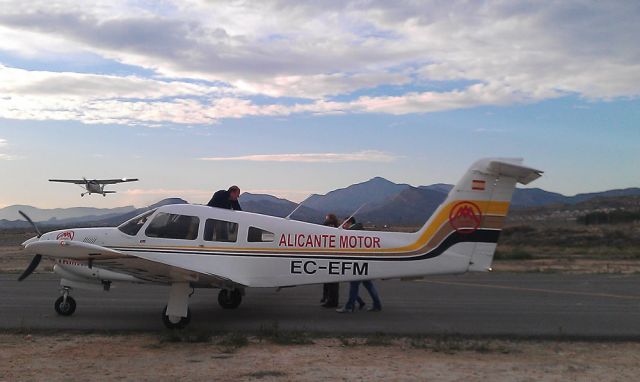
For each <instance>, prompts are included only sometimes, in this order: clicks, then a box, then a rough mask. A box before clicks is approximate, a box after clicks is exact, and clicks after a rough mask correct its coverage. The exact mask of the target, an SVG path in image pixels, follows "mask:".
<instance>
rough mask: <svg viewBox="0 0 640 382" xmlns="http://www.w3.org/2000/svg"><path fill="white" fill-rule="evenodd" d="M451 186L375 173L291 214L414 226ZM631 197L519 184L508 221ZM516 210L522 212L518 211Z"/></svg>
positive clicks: (266, 198) (100, 217) (274, 206)
mask: <svg viewBox="0 0 640 382" xmlns="http://www.w3.org/2000/svg"><path fill="white" fill-rule="evenodd" d="M452 187H453V186H452V185H450V184H443V183H439V184H433V185H429V186H420V187H412V186H409V185H407V184H396V183H393V182H390V181H388V180H386V179H383V178H379V177H377V178H373V179H370V180H368V181H366V182H362V183H358V184H354V185H351V186H349V187H345V188H341V189H337V190H334V191H331V192H329V193H327V194H326V195H313V196H312V197H310V198H309V199H308V200H306V201H305V202H304V203H303V205H302V206H301V207H299V208H298V209H297V210H296V212H295V213H294V214H293V215H292V217H291V218H292V219H293V220H301V221H306V222H313V223H322V221H323V220H324V217H325V215H326V214H327V213H335V214H337V215H338V217H339V218H344V217H347V216H349V215H351V214H352V213H353V212H354V211H355V210H356V209H358V208H359V207H360V206H362V205H364V207H363V208H362V209H361V210H360V211H359V212H358V213H357V214H356V218H357V219H358V220H360V221H362V222H365V223H369V224H374V225H378V226H384V225H392V226H398V225H400V226H417V225H421V224H423V223H424V222H426V220H427V219H428V217H429V216H430V215H431V214H432V213H433V211H434V210H435V209H436V208H437V207H438V205H439V204H440V203H442V201H443V200H444V199H445V198H446V196H447V194H448V192H449V191H450V190H451V188H452ZM634 197H639V198H640V188H627V189H621V190H609V191H603V192H593V193H585V194H578V195H574V196H565V195H562V194H559V193H555V192H549V191H545V190H542V189H539V188H518V189H516V191H515V193H514V196H513V200H512V203H511V206H512V208H511V212H510V219H514V220H518V219H525V220H526V219H529V218H531V217H532V216H538V218H539V219H547V218H553V219H556V218H557V219H560V220H561V219H573V218H575V217H576V216H578V215H580V214H583V213H585V211H587V212H588V211H594V210H598V208H623V207H620V206H619V205H620V203H622V201H624V203H627V204H625V206H626V207H624V208H630V207H629V203H631V204H632V203H634V201H635V200H636V199H634ZM625 198H627V199H625ZM184 203H187V201H185V200H183V199H179V198H169V199H164V200H161V201H160V202H158V203H155V204H153V205H151V206H148V207H145V208H139V209H136V208H133V207H131V206H127V207H120V208H114V209H98V208H87V207H79V208H59V209H50V210H44V209H38V208H34V207H30V206H9V207H5V208H2V209H0V212H1V213H2V214H0V228H28V227H29V225H28V224H27V223H26V222H25V221H23V220H22V219H20V217H19V215H18V212H17V211H18V210H19V209H21V210H23V211H25V212H26V213H27V214H28V215H29V216H31V217H32V219H34V220H35V221H37V222H38V225H42V226H49V227H58V226H59V227H65V226H66V227H69V226H115V225H118V224H120V223H122V222H124V221H126V220H128V219H130V218H132V217H134V216H136V215H138V214H141V213H142V212H144V211H148V210H149V209H152V208H156V207H158V206H161V205H166V204H184ZM365 203H366V204H365ZM624 203H623V204H624ZM240 204H241V206H242V208H243V209H244V210H245V211H249V212H254V213H259V214H265V215H271V216H279V217H285V216H287V215H289V214H290V213H291V212H292V211H293V210H294V209H295V208H296V207H297V206H298V204H297V203H294V202H291V201H289V200H286V199H282V198H277V197H275V196H272V195H268V194H251V193H244V194H242V195H241V196H240ZM574 206H575V207H574ZM605 206H606V207H605ZM521 210H522V213H520V212H519V211H521Z"/></svg>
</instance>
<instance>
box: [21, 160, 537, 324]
mask: <svg viewBox="0 0 640 382" xmlns="http://www.w3.org/2000/svg"><path fill="white" fill-rule="evenodd" d="M541 174H542V171H539V170H536V169H533V168H530V167H527V166H524V165H523V164H522V160H521V159H505V158H487V159H481V160H479V161H477V162H475V163H474V164H473V165H472V166H471V167H470V168H469V169H468V171H467V172H466V173H465V174H464V176H463V177H462V178H461V179H460V181H459V182H458V183H457V184H456V186H455V187H454V188H453V189H452V190H451V192H450V193H449V195H448V197H447V198H446V200H445V201H444V202H443V203H442V204H441V205H440V206H439V207H438V209H437V210H436V211H435V212H434V213H433V215H432V216H431V217H430V218H429V220H428V221H427V222H426V223H425V224H424V226H422V228H420V229H419V230H418V231H417V232H414V233H405V232H378V231H353V230H347V229H343V228H333V227H328V226H322V225H318V224H311V223H306V222H300V221H294V220H289V219H285V218H279V217H273V216H266V215H260V214H255V213H250V212H243V211H234V210H227V209H220V208H214V207H208V206H202V205H189V204H179V205H178V204H174V205H165V206H162V207H158V208H156V209H153V210H150V211H147V212H144V213H143V214H141V215H139V216H136V217H134V218H133V219H131V220H129V221H127V222H124V223H123V224H121V225H120V226H118V227H112V228H74V229H64V230H57V231H52V232H48V233H45V234H41V233H40V232H39V231H37V227H35V225H34V228H35V229H36V232H38V235H37V236H36V237H33V238H31V239H29V240H27V241H25V242H24V243H23V244H22V247H23V253H24V254H29V255H34V257H33V260H32V261H31V264H29V266H28V267H27V269H26V270H25V271H24V272H23V273H22V275H21V276H20V277H19V280H24V279H25V278H26V277H27V276H29V274H31V272H33V270H34V269H35V268H36V267H37V266H38V263H39V262H40V260H41V259H42V257H43V256H44V257H47V258H50V259H53V260H54V261H55V265H54V268H53V269H54V272H55V273H56V274H58V275H59V276H60V277H61V280H60V292H61V296H60V297H59V298H58V299H57V300H56V301H55V305H54V307H55V310H56V312H57V313H58V314H60V315H63V316H69V315H72V314H73V313H74V311H75V309H76V301H75V300H74V298H73V297H72V296H71V292H72V290H73V289H75V288H77V289H93V290H105V291H108V290H109V289H110V287H111V286H112V284H117V283H122V282H130V283H155V284H164V285H168V286H169V294H168V299H167V305H166V306H165V307H164V310H163V314H162V319H163V322H164V324H165V325H166V326H167V327H168V328H182V327H185V326H186V325H187V324H188V323H189V321H190V320H191V311H190V309H189V297H190V296H191V295H192V294H193V292H194V291H195V288H219V289H220V292H219V293H218V303H219V305H220V306H221V307H222V308H225V309H235V308H237V307H238V306H239V305H240V303H241V301H242V297H243V295H244V294H245V290H246V289H247V288H251V287H262V288H272V287H275V288H281V287H292V286H297V285H305V284H320V283H327V282H346V281H355V280H373V279H389V278H413V277H423V276H428V275H442V274H460V273H465V272H471V271H479V272H485V271H489V270H491V263H492V260H493V254H494V252H495V249H496V243H497V241H498V236H499V234H500V230H501V228H502V226H503V224H504V221H505V218H506V215H507V211H508V209H509V204H510V201H511V197H512V194H513V191H514V189H515V186H516V183H522V184H528V183H530V182H531V181H533V180H535V179H537V178H538V177H540V176H541ZM22 215H23V216H24V217H25V218H26V219H27V220H29V221H30V219H29V218H28V217H27V216H26V215H24V214H22ZM32 224H33V223H32Z"/></svg>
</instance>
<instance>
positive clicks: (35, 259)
mask: <svg viewBox="0 0 640 382" xmlns="http://www.w3.org/2000/svg"><path fill="white" fill-rule="evenodd" d="M18 213H19V214H20V215H22V217H23V218H25V220H26V221H28V222H29V224H31V226H32V227H33V229H34V230H35V231H36V233H37V234H38V239H39V238H40V237H41V236H42V232H40V230H39V229H38V226H37V225H36V223H34V222H33V220H31V218H30V217H29V216H27V214H25V213H24V212H22V211H18ZM40 260H42V255H38V254H36V255H35V256H33V259H31V263H29V266H28V267H27V269H25V270H24V272H22V274H21V275H20V277H18V281H22V280H24V279H26V278H27V277H29V275H30V274H31V273H33V271H34V270H35V269H36V268H37V267H38V264H40Z"/></svg>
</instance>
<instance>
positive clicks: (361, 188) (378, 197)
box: [304, 177, 410, 215]
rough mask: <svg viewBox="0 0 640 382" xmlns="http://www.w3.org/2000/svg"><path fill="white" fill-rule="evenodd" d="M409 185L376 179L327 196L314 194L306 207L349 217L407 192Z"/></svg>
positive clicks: (332, 192)
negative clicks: (363, 206)
mask: <svg viewBox="0 0 640 382" xmlns="http://www.w3.org/2000/svg"><path fill="white" fill-rule="evenodd" d="M409 187H410V186H409V185H408V184H396V183H393V182H391V181H388V180H386V179H384V178H380V177H376V178H373V179H370V180H368V181H366V182H362V183H358V184H353V185H351V186H349V187H346V188H340V189H337V190H334V191H331V192H329V193H327V194H325V195H317V194H314V195H312V196H311V197H309V199H307V200H306V201H305V202H304V205H305V206H306V207H309V208H313V209H315V210H317V211H323V212H324V213H329V212H333V213H336V214H338V215H349V214H351V213H352V212H354V211H355V210H356V209H357V208H359V207H360V206H362V205H363V204H365V203H369V204H371V203H377V202H381V201H383V200H385V199H386V198H388V197H390V196H393V195H397V194H399V193H400V192H402V191H404V190H406V189H407V188H409Z"/></svg>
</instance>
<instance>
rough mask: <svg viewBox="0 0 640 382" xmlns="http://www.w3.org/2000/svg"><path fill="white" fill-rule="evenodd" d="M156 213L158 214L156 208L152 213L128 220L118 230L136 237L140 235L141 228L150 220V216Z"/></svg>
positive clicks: (148, 212)
mask: <svg viewBox="0 0 640 382" xmlns="http://www.w3.org/2000/svg"><path fill="white" fill-rule="evenodd" d="M154 212H156V209H155V208H154V209H152V210H151V211H147V212H145V213H142V214H140V215H138V216H136V217H135V218H133V219H131V220H127V221H126V222H124V223H122V224H120V225H119V226H118V229H119V230H120V231H121V232H122V233H125V234H127V235H131V236H135V235H137V234H138V232H139V231H140V228H142V226H143V225H144V223H146V222H147V219H149V216H151V215H152V214H153V213H154Z"/></svg>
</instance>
